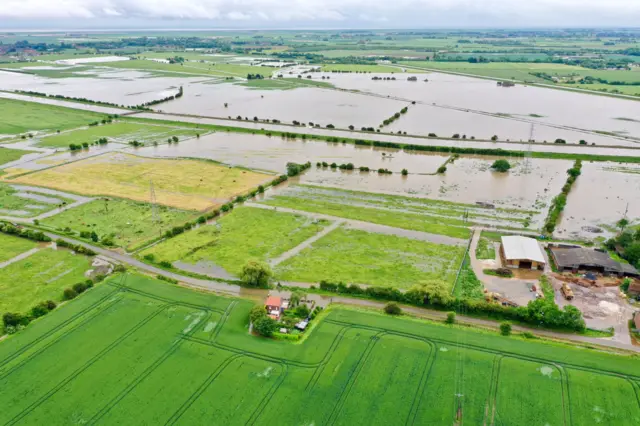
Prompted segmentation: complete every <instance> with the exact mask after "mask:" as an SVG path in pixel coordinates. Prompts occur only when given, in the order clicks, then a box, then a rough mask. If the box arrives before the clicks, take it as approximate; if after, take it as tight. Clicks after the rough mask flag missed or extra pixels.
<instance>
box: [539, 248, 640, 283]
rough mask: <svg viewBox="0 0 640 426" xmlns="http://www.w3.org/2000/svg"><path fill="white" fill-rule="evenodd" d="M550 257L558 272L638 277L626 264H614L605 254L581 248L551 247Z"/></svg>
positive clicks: (639, 275)
mask: <svg viewBox="0 0 640 426" xmlns="http://www.w3.org/2000/svg"><path fill="white" fill-rule="evenodd" d="M551 255H552V256H553V261H554V262H555V264H556V267H557V268H558V271H559V272H565V271H572V272H578V271H591V272H598V273H601V274H604V275H617V276H620V277H623V276H624V277H640V273H639V272H638V271H637V270H636V268H634V267H633V266H631V265H629V264H627V263H620V262H616V261H615V260H613V259H611V257H609V255H608V254H607V253H605V252H602V251H599V250H591V249H585V248H582V247H570V248H566V247H552V248H551Z"/></svg>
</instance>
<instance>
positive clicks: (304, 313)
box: [295, 304, 311, 318]
mask: <svg viewBox="0 0 640 426" xmlns="http://www.w3.org/2000/svg"><path fill="white" fill-rule="evenodd" d="M310 313H311V311H310V310H309V308H308V307H307V305H304V304H302V305H298V307H297V308H296V310H295V315H296V316H297V317H300V318H307V317H308V316H309V314H310Z"/></svg>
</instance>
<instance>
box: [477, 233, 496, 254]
mask: <svg viewBox="0 0 640 426" xmlns="http://www.w3.org/2000/svg"><path fill="white" fill-rule="evenodd" d="M476 257H477V258H478V259H495V258H496V248H495V246H494V245H493V241H491V240H490V239H488V238H483V237H480V239H479V240H478V247H477V248H476Z"/></svg>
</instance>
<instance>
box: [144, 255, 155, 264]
mask: <svg viewBox="0 0 640 426" xmlns="http://www.w3.org/2000/svg"><path fill="white" fill-rule="evenodd" d="M143 259H144V260H146V261H148V262H153V261H154V260H156V256H155V255H154V254H153V253H147V254H145V255H144V256H143Z"/></svg>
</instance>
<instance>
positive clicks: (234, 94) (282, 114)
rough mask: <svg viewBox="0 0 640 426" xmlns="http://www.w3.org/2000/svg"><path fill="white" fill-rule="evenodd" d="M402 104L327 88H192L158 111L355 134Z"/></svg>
mask: <svg viewBox="0 0 640 426" xmlns="http://www.w3.org/2000/svg"><path fill="white" fill-rule="evenodd" d="M225 103H227V107H225V106H224V104H225ZM406 105H407V102H403V101H397V100H391V99H383V98H379V97H371V96H366V95H359V94H354V93H349V92H342V91H337V90H328V89H318V88H307V87H305V88H298V89H293V90H255V89H250V88H247V87H244V86H239V85H237V84H202V83H193V84H189V85H186V86H185V87H184V95H183V96H182V98H180V99H176V100H175V101H172V102H167V103H164V104H162V105H161V106H159V109H161V110H162V111H163V112H169V113H180V114H191V115H200V116H208V117H221V118H227V117H232V118H236V117H237V116H241V117H243V118H244V117H247V118H249V119H253V117H258V118H259V119H277V120H280V121H282V122H284V123H289V124H291V123H292V122H293V121H294V120H297V121H299V122H301V123H309V122H313V123H314V124H316V123H317V124H320V125H321V126H322V127H324V126H326V125H328V124H332V125H334V126H336V127H341V128H345V129H346V128H348V127H349V126H350V125H353V126H355V127H356V128H357V129H359V128H361V127H377V126H378V125H379V124H380V123H381V122H382V120H384V119H385V118H387V117H389V116H391V115H393V114H394V113H396V112H397V111H399V110H400V109H402V108H403V107H405V106H406Z"/></svg>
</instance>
